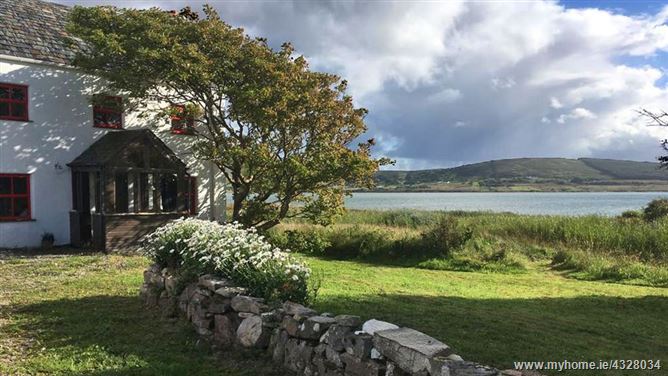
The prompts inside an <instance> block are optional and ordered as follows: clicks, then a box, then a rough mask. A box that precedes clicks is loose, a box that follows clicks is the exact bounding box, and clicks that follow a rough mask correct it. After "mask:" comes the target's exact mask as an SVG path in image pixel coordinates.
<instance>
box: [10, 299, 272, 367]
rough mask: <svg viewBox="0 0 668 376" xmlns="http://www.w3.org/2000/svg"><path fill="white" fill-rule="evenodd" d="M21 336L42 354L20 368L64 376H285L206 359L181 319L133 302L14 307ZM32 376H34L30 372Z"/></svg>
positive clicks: (246, 362) (243, 358) (262, 361)
mask: <svg viewBox="0 0 668 376" xmlns="http://www.w3.org/2000/svg"><path fill="white" fill-rule="evenodd" d="M13 312H14V316H15V318H17V320H16V322H17V323H16V325H17V326H18V327H17V329H18V330H19V332H23V333H27V334H28V335H29V336H31V337H33V338H34V339H35V340H37V341H38V343H39V344H40V346H41V347H43V349H42V350H41V351H35V352H34V353H32V354H30V355H29V356H28V358H27V362H26V364H24V365H23V366H24V367H25V368H26V369H28V370H31V371H39V372H36V373H40V372H43V373H46V374H67V375H212V374H216V375H283V374H284V373H283V372H280V373H275V372H276V371H274V370H273V367H272V366H271V365H270V364H269V359H267V358H266V356H265V355H264V354H263V353H260V352H253V351H248V352H223V353H216V354H214V353H212V351H211V350H210V348H209V345H208V344H206V343H202V342H201V341H198V338H197V336H196V334H195V333H194V330H193V329H192V327H190V325H189V324H188V323H186V322H183V321H182V320H167V319H162V318H160V317H159V316H158V314H157V312H156V311H153V310H145V309H144V308H143V307H142V306H141V304H140V301H139V298H138V297H119V296H93V297H86V298H81V299H63V300H55V301H45V302H41V303H38V304H33V305H27V306H22V307H16V308H15V309H14V310H13ZM31 374H32V373H31Z"/></svg>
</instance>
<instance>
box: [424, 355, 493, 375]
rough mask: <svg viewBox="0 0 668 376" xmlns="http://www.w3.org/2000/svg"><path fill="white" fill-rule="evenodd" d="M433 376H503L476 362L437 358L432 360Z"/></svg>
mask: <svg viewBox="0 0 668 376" xmlns="http://www.w3.org/2000/svg"><path fill="white" fill-rule="evenodd" d="M430 374H431V375H432V376H501V372H500V371H499V370H498V369H496V368H492V367H487V366H484V365H481V364H478V363H474V362H467V361H463V360H449V359H447V358H445V357H435V358H433V359H432V360H431V373H430Z"/></svg>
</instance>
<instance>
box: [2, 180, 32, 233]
mask: <svg viewBox="0 0 668 376" xmlns="http://www.w3.org/2000/svg"><path fill="white" fill-rule="evenodd" d="M0 178H9V179H10V181H9V187H10V193H0V199H3V198H9V199H10V200H11V212H12V213H14V205H15V202H16V199H19V198H25V199H26V201H27V203H28V207H27V210H28V215H27V216H16V215H9V216H8V215H2V214H0V222H10V221H12V222H19V221H30V220H32V202H31V200H30V174H0ZM14 179H25V180H26V191H25V193H14Z"/></svg>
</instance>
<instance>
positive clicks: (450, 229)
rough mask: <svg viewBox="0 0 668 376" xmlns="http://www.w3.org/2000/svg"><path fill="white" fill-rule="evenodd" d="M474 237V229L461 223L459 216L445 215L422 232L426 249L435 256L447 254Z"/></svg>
mask: <svg viewBox="0 0 668 376" xmlns="http://www.w3.org/2000/svg"><path fill="white" fill-rule="evenodd" d="M472 237H473V230H472V229H471V228H469V227H464V226H461V225H460V224H459V221H458V220H457V218H455V217H453V216H450V215H445V216H442V217H440V218H439V219H438V221H437V222H436V224H435V225H433V226H432V227H431V228H429V229H427V230H425V231H424V232H423V233H422V243H423V246H424V248H425V251H426V252H427V253H429V254H431V255H434V256H447V255H448V254H450V253H451V252H453V251H455V250H457V249H460V248H462V247H463V246H464V245H465V244H466V242H468V241H469V240H471V238H472Z"/></svg>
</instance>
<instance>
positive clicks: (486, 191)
mask: <svg viewBox="0 0 668 376" xmlns="http://www.w3.org/2000/svg"><path fill="white" fill-rule="evenodd" d="M348 192H349V193H634V192H637V193H651V192H656V193H664V192H665V193H668V186H666V187H664V188H663V189H656V188H655V189H652V188H647V189H644V188H639V189H563V190H539V189H534V190H531V189H527V190H520V189H507V190H459V189H452V190H443V189H371V190H364V189H351V190H348Z"/></svg>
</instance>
